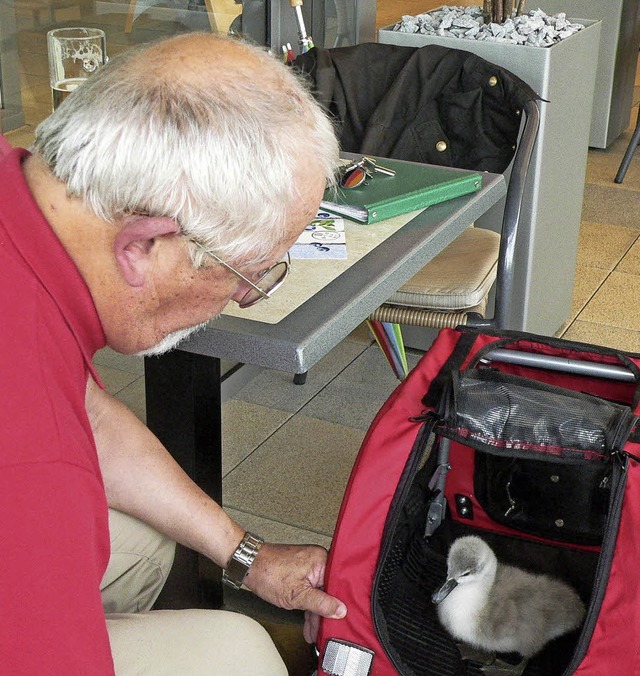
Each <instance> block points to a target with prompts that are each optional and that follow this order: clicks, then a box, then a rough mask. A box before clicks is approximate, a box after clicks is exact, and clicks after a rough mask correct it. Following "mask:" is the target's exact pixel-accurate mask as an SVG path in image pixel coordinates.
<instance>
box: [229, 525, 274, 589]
mask: <svg viewBox="0 0 640 676" xmlns="http://www.w3.org/2000/svg"><path fill="white" fill-rule="evenodd" d="M263 543H264V540H263V539H262V538H261V537H258V536H257V535H254V534H253V533H249V531H247V532H246V533H245V534H244V537H243V538H242V540H241V541H240V544H239V545H238V548H237V549H236V551H235V552H233V555H232V557H231V558H230V559H229V563H227V567H226V568H225V569H224V570H223V571H222V581H223V582H224V583H226V584H228V585H229V586H230V587H233V588H234V589H240V588H241V587H242V582H243V580H244V578H245V577H246V575H247V573H248V572H249V568H251V564H252V563H253V561H254V559H255V558H256V556H257V555H258V552H259V551H260V547H262V544H263Z"/></svg>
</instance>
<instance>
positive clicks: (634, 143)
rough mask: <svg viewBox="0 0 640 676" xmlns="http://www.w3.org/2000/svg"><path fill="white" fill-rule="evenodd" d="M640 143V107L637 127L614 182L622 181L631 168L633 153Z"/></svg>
mask: <svg viewBox="0 0 640 676" xmlns="http://www.w3.org/2000/svg"><path fill="white" fill-rule="evenodd" d="M638 145H640V109H639V110H638V120H637V122H636V128H635V129H634V130H633V135H632V136H631V140H630V141H629V145H628V146H627V150H626V151H625V154H624V157H623V158H622V162H620V167H619V168H618V173H617V174H616V177H615V178H614V179H613V181H614V183H622V181H624V177H625V175H626V173H627V169H629V165H630V164H631V160H632V159H633V154H634V153H635V152H636V148H637V147H638Z"/></svg>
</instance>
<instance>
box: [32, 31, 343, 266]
mask: <svg viewBox="0 0 640 676" xmlns="http://www.w3.org/2000/svg"><path fill="white" fill-rule="evenodd" d="M207 37H208V39H211V40H219V41H221V42H220V43H219V44H220V45H221V46H222V47H225V45H224V44H223V42H224V41H227V40H230V38H223V37H214V36H211V35H209V36H207ZM174 39H175V38H174ZM235 42H236V43H237V42H238V41H237V40H236V41H235ZM152 47H153V45H144V46H142V47H141V48H137V49H132V50H128V51H127V52H125V53H124V54H123V55H122V56H120V57H117V58H115V59H113V60H112V62H111V63H109V64H108V65H107V66H105V67H103V68H102V69H101V70H100V71H98V72H97V73H95V74H94V75H92V76H91V78H89V79H88V80H87V82H86V83H84V84H83V85H81V86H80V87H79V88H78V89H77V90H76V91H75V92H73V93H72V94H71V96H69V97H68V99H67V100H66V101H65V102H64V103H63V104H62V105H61V106H60V107H59V108H58V109H57V110H56V111H55V112H54V113H53V114H52V115H51V116H50V117H49V118H47V119H46V120H44V121H43V122H42V123H41V124H40V125H39V126H38V128H37V129H36V138H35V143H34V146H33V148H32V150H33V152H34V153H37V154H38V155H40V156H41V157H42V158H43V159H44V161H45V162H46V164H47V165H48V167H49V169H50V170H51V171H52V173H53V174H54V175H55V176H56V177H57V178H58V179H59V180H60V181H62V182H63V183H64V184H65V185H66V188H67V192H68V194H69V195H70V196H72V197H78V198H80V199H82V200H83V203H84V204H85V206H86V207H87V208H88V209H90V210H91V211H92V212H93V213H94V214H96V215H97V216H99V217H100V218H102V219H105V220H107V221H110V222H116V221H117V220H118V219H119V218H122V217H123V216H125V215H127V214H135V213H142V214H149V215H153V216H168V217H170V218H172V219H174V220H175V221H176V222H177V223H179V224H180V227H181V229H182V231H183V232H184V233H185V235H187V236H188V237H189V238H191V239H195V240H197V241H198V242H200V243H202V244H203V245H204V246H205V247H207V248H209V249H211V250H213V251H215V252H216V253H217V255H219V256H221V257H226V258H228V259H230V260H241V259H244V260H245V261H246V260H247V259H249V260H250V261H261V260H263V259H264V258H266V257H267V256H268V255H269V253H270V251H272V250H273V248H274V247H275V246H277V244H278V243H280V242H281V241H282V240H283V239H284V236H285V228H286V225H287V217H288V216H289V217H290V213H291V210H292V209H293V208H294V206H295V205H296V203H297V202H298V201H299V199H300V192H299V186H300V182H301V181H300V177H301V176H303V175H304V171H305V165H307V166H310V164H312V163H313V164H314V166H315V171H318V167H319V168H320V169H321V171H322V172H323V173H324V175H325V177H326V180H327V182H328V183H329V184H330V183H331V182H332V180H333V173H334V170H335V167H336V165H337V161H338V143H337V140H336V136H335V130H334V127H333V125H332V123H331V122H330V121H329V119H328V117H327V115H326V114H325V113H324V112H323V111H322V109H321V108H320V106H319V105H318V104H317V103H316V102H315V100H314V98H313V96H312V95H311V93H310V92H309V91H308V88H307V86H306V85H305V84H304V83H303V82H302V80H301V79H300V77H299V76H297V75H296V74H295V73H293V72H291V69H290V68H288V67H287V66H285V65H283V64H282V63H280V62H279V61H278V60H276V59H275V58H273V57H271V56H270V55H268V54H267V53H266V51H265V50H263V49H261V48H258V47H255V46H250V45H248V44H245V43H239V48H240V49H246V50H250V52H251V54H253V57H252V58H254V59H257V60H258V63H260V64H262V65H263V66H264V67H265V68H267V69H268V70H267V71H266V72H267V73H269V75H271V73H273V76H274V77H273V80H272V81H271V82H270V83H269V84H267V83H261V82H260V81H257V82H256V81H255V80H254V77H253V76H252V75H251V73H250V72H249V70H248V69H247V68H238V72H237V73H236V72H235V70H234V68H233V61H232V60H230V59H228V60H229V68H228V70H226V71H225V73H224V74H223V75H222V76H220V77H210V78H208V79H206V81H205V84H204V85H202V84H201V85H200V86H196V85H195V84H194V83H193V82H192V81H191V80H192V78H185V80H186V81H183V79H181V78H180V77H179V76H178V77H177V78H176V79H171V78H169V77H161V76H158V75H157V74H156V72H155V69H154V66H153V63H152V62H150V61H152V60H151V59H149V58H148V57H147V63H146V65H147V67H148V68H149V69H151V70H144V69H142V68H140V64H141V63H142V62H143V61H142V59H143V58H144V56H145V55H144V52H145V51H146V50H148V49H150V48H152ZM234 48H235V46H234ZM236 53H237V52H236ZM213 58H215V56H214V57H213ZM221 63H222V62H221ZM253 63H256V61H255V60H254V61H253ZM186 64H188V61H187V62H186ZM185 67H186V66H185ZM263 72H265V71H264V70H263ZM274 82H275V83H276V85H277V88H275V89H274V87H273V83H274ZM300 225H301V226H302V225H304V224H300ZM191 255H192V258H193V261H194V264H195V265H200V264H202V260H203V258H204V257H205V256H206V254H203V253H202V251H201V250H199V249H198V248H197V247H192V249H191Z"/></svg>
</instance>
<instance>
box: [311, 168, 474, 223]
mask: <svg viewBox="0 0 640 676" xmlns="http://www.w3.org/2000/svg"><path fill="white" fill-rule="evenodd" d="M376 159H377V158H376ZM380 164H381V165H382V166H384V167H388V168H390V169H394V170H395V171H396V175H395V176H385V175H384V174H381V173H378V172H375V173H374V175H373V177H372V178H370V179H368V180H367V184H366V185H361V186H358V187H357V188H351V189H349V190H345V189H344V188H341V187H338V188H337V189H336V190H335V191H330V190H327V191H326V192H325V194H324V199H323V201H322V202H321V203H320V208H321V209H326V210H327V211H330V212H332V213H335V214H339V215H340V216H344V217H345V218H350V219H352V220H354V221H359V222H360V223H375V222H376V221H383V220H385V219H387V218H391V217H392V216H398V215H400V214H406V213H408V212H409V211H416V210H417V209H424V208H425V207H429V206H431V205H432V204H438V203H440V202H446V201H447V200H450V199H453V198H454V197H459V196H460V195H467V194H469V193H472V192H475V191H476V190H478V189H479V188H480V187H481V186H482V175H481V174H476V173H468V172H462V171H460V170H459V169H452V168H451V167H440V166H436V165H433V164H419V163H417V162H405V161H402V160H392V159H388V158H380Z"/></svg>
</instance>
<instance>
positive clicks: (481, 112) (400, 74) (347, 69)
mask: <svg viewBox="0 0 640 676" xmlns="http://www.w3.org/2000/svg"><path fill="white" fill-rule="evenodd" d="M294 66H295V67H297V68H298V69H299V70H300V71H302V72H303V73H305V74H306V75H307V76H308V77H309V78H310V79H311V81H312V86H313V88H314V92H315V94H316V97H317V98H318V100H319V101H320V102H321V103H322V104H323V105H324V106H325V107H326V108H327V109H328V110H329V111H330V113H331V114H332V115H333V116H334V117H335V118H336V120H337V122H338V127H339V138H340V143H341V147H342V150H345V151H348V152H354V153H368V154H371V155H379V156H381V157H393V158H398V159H404V160H412V161H416V162H427V163H430V164H440V165H446V166H452V167H460V168H464V169H474V170H484V171H492V172H503V171H504V170H505V169H506V168H507V166H508V165H509V162H510V161H511V158H512V156H513V152H514V150H515V146H516V143H517V139H518V131H519V128H520V110H521V108H522V106H523V105H524V103H525V102H526V101H527V100H531V99H536V98H539V97H538V96H537V94H536V93H535V92H534V91H533V90H532V89H531V88H530V87H529V86H528V85H527V84H526V83H525V82H523V81H522V80H520V79H519V78H517V77H516V76H515V75H513V74H511V73H509V72H508V71H506V70H505V69H503V68H501V67H499V66H496V65H494V64H492V63H489V62H488V61H485V60H484V59H482V58H480V57H479V56H476V55H475V54H471V53H470V52H466V51H463V50H458V49H450V48H447V47H441V46H439V45H427V46H425V47H420V48H415V47H400V46H395V45H386V44H378V43H363V44H360V45H356V46H354V47H340V48H336V49H312V50H310V51H309V52H307V53H306V54H302V55H301V56H299V57H298V58H297V59H296V60H295V62H294Z"/></svg>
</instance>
